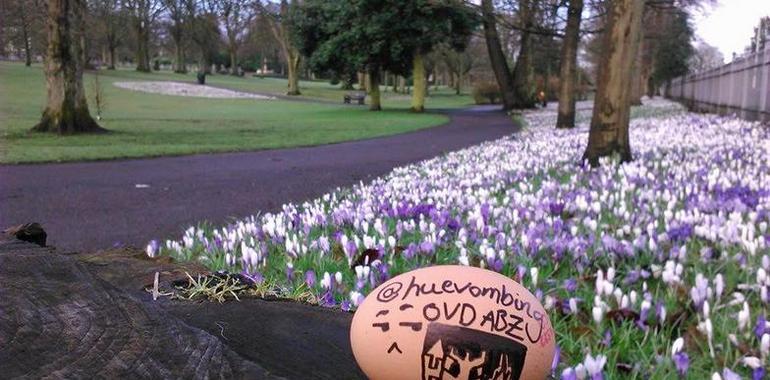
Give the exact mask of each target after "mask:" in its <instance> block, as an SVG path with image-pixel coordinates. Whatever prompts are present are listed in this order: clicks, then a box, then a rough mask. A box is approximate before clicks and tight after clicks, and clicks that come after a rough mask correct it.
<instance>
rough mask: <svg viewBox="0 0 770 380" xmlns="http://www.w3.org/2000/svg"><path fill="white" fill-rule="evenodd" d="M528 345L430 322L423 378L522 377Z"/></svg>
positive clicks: (490, 379) (492, 379) (496, 379)
mask: <svg viewBox="0 0 770 380" xmlns="http://www.w3.org/2000/svg"><path fill="white" fill-rule="evenodd" d="M526 356H527V346H525V345H523V344H521V343H519V342H516V341H514V340H511V339H508V338H505V337H502V336H499V335H496V334H490V333H487V332H484V331H479V330H474V329H470V328H466V327H461V326H452V325H445V324H442V323H436V322H433V323H430V324H429V325H428V331H427V333H426V335H425V340H424V342H423V347H422V358H421V359H422V380H445V379H463V380H519V377H520V376H521V371H522V368H524V358H525V357H526Z"/></svg>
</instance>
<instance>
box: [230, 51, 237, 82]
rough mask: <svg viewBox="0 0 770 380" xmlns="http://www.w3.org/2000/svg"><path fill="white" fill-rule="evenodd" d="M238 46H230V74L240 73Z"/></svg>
mask: <svg viewBox="0 0 770 380" xmlns="http://www.w3.org/2000/svg"><path fill="white" fill-rule="evenodd" d="M235 49H236V48H234V47H230V75H235V76H237V75H238V53H237V51H236V50H235Z"/></svg>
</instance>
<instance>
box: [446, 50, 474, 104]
mask: <svg viewBox="0 0 770 380" xmlns="http://www.w3.org/2000/svg"><path fill="white" fill-rule="evenodd" d="M476 45H478V44H474V45H472V46H474V47H475V46H476ZM470 50H471V49H464V50H462V51H458V50H455V49H452V48H451V47H449V46H447V45H445V44H444V45H441V47H440V48H439V49H438V51H439V53H440V54H441V56H442V57H443V58H444V64H445V65H446V67H447V68H448V69H449V72H450V73H451V75H452V84H453V85H454V89H455V94H457V95H460V93H461V92H462V83H463V81H464V80H465V76H466V75H468V73H469V72H470V71H471V70H472V69H473V67H474V64H475V63H476V54H477V52H475V51H470Z"/></svg>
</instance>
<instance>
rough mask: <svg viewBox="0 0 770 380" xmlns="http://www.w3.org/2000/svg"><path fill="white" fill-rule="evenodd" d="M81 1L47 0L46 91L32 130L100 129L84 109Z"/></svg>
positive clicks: (84, 130) (76, 130)
mask: <svg viewBox="0 0 770 380" xmlns="http://www.w3.org/2000/svg"><path fill="white" fill-rule="evenodd" d="M85 9H86V4H85V0H48V20H47V21H48V22H47V31H48V51H47V55H46V64H45V75H46V87H47V90H48V96H47V102H46V107H45V110H44V111H43V116H42V118H41V120H40V123H38V124H37V125H36V126H35V127H34V128H33V129H32V130H33V131H37V132H56V133H59V134H73V133H83V132H103V131H104V129H102V128H101V127H100V126H99V124H97V123H96V121H94V119H93V118H92V117H91V114H90V112H89V111H88V102H87V100H86V92H85V89H84V88H83V65H84V63H85V51H84V49H83V43H84V38H83V36H84V33H85V30H84V21H83V18H84V17H83V16H84V14H85Z"/></svg>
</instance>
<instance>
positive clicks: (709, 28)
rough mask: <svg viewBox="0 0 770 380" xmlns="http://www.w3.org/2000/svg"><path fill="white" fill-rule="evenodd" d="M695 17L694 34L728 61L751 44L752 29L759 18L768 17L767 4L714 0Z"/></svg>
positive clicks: (759, 0)
mask: <svg viewBox="0 0 770 380" xmlns="http://www.w3.org/2000/svg"><path fill="white" fill-rule="evenodd" d="M717 1H718V4H717V5H715V6H706V7H704V8H703V10H702V11H700V12H697V13H696V15H695V34H696V35H697V36H699V37H700V38H702V39H703V40H704V41H705V42H707V43H708V44H710V45H713V46H716V47H717V48H718V49H719V51H721V52H722V54H724V56H725V61H727V62H729V61H730V60H731V59H732V55H733V52H736V53H738V54H740V53H742V52H743V48H745V47H746V46H748V45H749V44H750V43H751V37H752V36H753V34H754V27H755V26H757V24H758V23H759V19H760V18H762V17H763V16H770V0H717Z"/></svg>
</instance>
